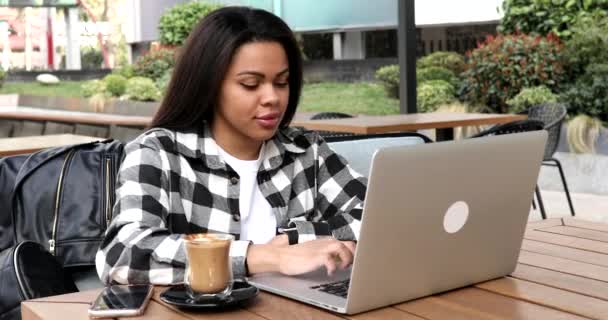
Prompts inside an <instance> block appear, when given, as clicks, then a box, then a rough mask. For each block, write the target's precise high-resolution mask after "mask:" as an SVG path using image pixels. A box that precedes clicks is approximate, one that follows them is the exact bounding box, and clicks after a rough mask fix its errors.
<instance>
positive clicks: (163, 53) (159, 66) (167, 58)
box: [133, 49, 175, 81]
mask: <svg viewBox="0 0 608 320" xmlns="http://www.w3.org/2000/svg"><path fill="white" fill-rule="evenodd" d="M174 65H175V51H174V50H171V49H158V50H153V51H149V52H148V53H146V54H145V55H143V56H141V57H139V58H138V59H137V61H136V62H135V65H134V66H133V74H134V75H135V76H137V77H144V78H150V79H152V80H154V81H156V80H158V79H160V78H161V77H162V76H163V75H164V74H165V72H166V71H167V70H169V69H171V68H173V66H174Z"/></svg>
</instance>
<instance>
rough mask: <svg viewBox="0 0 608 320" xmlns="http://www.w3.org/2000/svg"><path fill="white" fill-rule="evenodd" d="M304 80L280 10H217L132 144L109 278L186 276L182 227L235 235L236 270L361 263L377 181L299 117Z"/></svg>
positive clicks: (104, 273)
mask: <svg viewBox="0 0 608 320" xmlns="http://www.w3.org/2000/svg"><path fill="white" fill-rule="evenodd" d="M301 88H302V62H301V56H300V51H299V48H298V45H297V43H296V41H295V39H294V36H293V33H292V32H291V30H290V29H289V27H288V26H287V25H286V24H285V23H284V22H283V21H282V20H281V19H279V18H278V17H276V16H274V15H273V14H271V13H268V12H266V11H263V10H257V9H252V8H245V7H226V8H222V9H219V10H216V11H214V12H212V13H211V14H209V15H207V16H206V17H205V18H204V19H203V20H202V21H201V22H200V23H199V24H198V26H197V27H196V28H195V29H194V30H193V31H192V33H191V35H190V37H189V38H188V40H187V41H186V44H185V46H184V47H183V48H182V49H181V54H180V57H179V58H178V61H177V65H176V67H175V70H174V72H173V77H172V79H171V82H170V84H169V88H168V91H167V93H166V96H165V98H164V100H163V102H162V104H161V106H160V108H159V110H158V112H157V114H156V115H155V117H154V119H153V121H152V125H151V129H150V130H148V131H147V132H145V133H144V134H142V135H141V136H139V137H138V138H137V139H135V140H133V141H132V142H130V143H129V144H128V145H127V146H126V148H125V152H126V156H125V159H124V161H123V163H122V165H121V168H120V171H119V173H118V182H117V191H116V195H117V198H116V199H117V200H116V204H115V206H114V219H113V221H112V223H111V225H110V226H109V228H108V231H107V233H106V238H105V240H104V242H103V243H102V245H101V248H100V249H99V252H98V253H97V257H96V265H97V271H98V273H99V275H100V277H101V279H102V281H103V282H105V283H111V282H118V283H153V284H173V283H180V282H183V280H184V268H185V261H186V260H185V259H186V255H185V251H184V245H183V242H182V239H181V237H182V235H183V234H191V233H200V232H214V233H218V232H219V233H230V234H233V235H235V237H236V239H237V241H234V242H233V244H232V247H231V250H230V255H231V257H232V264H233V268H232V270H233V273H234V276H235V277H242V276H245V275H247V274H254V273H258V272H270V271H272V272H281V273H284V274H288V275H295V274H301V273H305V272H309V271H312V270H315V269H318V268H321V267H325V268H326V269H327V272H328V273H332V272H333V271H335V270H336V269H337V268H346V267H347V266H348V265H349V264H351V263H352V260H353V254H354V250H355V241H356V240H357V237H358V236H359V226H360V220H361V210H362V204H363V197H364V194H365V188H366V186H365V183H366V181H365V179H364V178H363V177H362V176H361V175H359V174H357V173H356V172H354V171H353V170H352V169H351V168H350V167H349V166H347V164H346V162H345V161H344V159H343V158H341V157H339V156H338V155H337V154H335V153H334V152H333V151H332V150H331V149H330V148H329V147H328V146H327V144H326V143H325V142H324V141H323V140H322V139H321V138H319V137H318V135H317V134H315V133H312V132H305V131H301V130H297V129H294V128H290V127H289V123H290V121H291V120H292V118H293V116H294V114H295V112H296V106H297V104H298V100H299V98H300V92H301Z"/></svg>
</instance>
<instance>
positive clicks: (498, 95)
mask: <svg viewBox="0 0 608 320" xmlns="http://www.w3.org/2000/svg"><path fill="white" fill-rule="evenodd" d="M562 51H563V45H562V43H561V41H560V40H559V38H557V37H556V36H555V35H553V34H549V35H547V36H532V35H526V34H520V33H517V34H511V35H498V36H488V37H487V38H486V39H485V41H483V42H481V43H479V44H478V46H477V49H474V50H473V51H470V52H467V54H466V60H467V61H466V65H465V71H464V73H463V74H462V76H463V79H464V83H463V87H462V91H461V94H462V96H463V98H464V99H465V100H468V101H470V102H474V103H482V104H484V105H487V106H488V107H489V108H490V110H491V111H493V112H498V113H506V112H508V111H509V110H508V106H507V104H506V101H507V99H510V98H512V97H514V96H515V95H516V94H517V93H519V92H520V91H521V89H522V88H529V87H535V86H540V85H544V86H546V87H548V88H550V89H552V90H555V89H556V88H558V86H560V85H561V84H562V83H563V82H564V81H565V80H566V77H565V70H564V63H565V58H564V54H563V53H562Z"/></svg>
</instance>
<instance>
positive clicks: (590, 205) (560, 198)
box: [530, 182, 608, 223]
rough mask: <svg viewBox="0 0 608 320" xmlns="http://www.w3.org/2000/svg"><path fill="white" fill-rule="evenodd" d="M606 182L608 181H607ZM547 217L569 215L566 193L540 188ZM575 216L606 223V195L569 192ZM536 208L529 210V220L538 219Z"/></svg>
mask: <svg viewBox="0 0 608 320" xmlns="http://www.w3.org/2000/svg"><path fill="white" fill-rule="evenodd" d="M607 183H608V182H607ZM541 194H542V197H543V201H544V203H545V211H546V212H547V218H556V217H565V216H569V215H570V209H569V208H568V202H567V200H566V195H565V194H564V193H563V192H559V191H549V190H541ZM570 195H571V196H572V203H573V205H574V211H575V212H576V216H577V217H579V218H582V219H587V220H593V221H601V222H605V223H608V196H603V195H594V194H586V193H571V194H570ZM540 219H541V217H540V212H539V211H538V210H530V220H540Z"/></svg>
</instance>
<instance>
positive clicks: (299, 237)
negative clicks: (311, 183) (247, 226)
mask: <svg viewBox="0 0 608 320" xmlns="http://www.w3.org/2000/svg"><path fill="white" fill-rule="evenodd" d="M314 147H316V148H317V152H316V154H317V159H316V164H315V165H316V166H317V169H316V170H315V172H316V181H317V185H316V188H317V192H316V199H315V210H317V211H318V214H319V215H320V216H322V217H323V219H322V220H320V221H317V222H313V221H306V220H304V219H293V220H292V221H290V222H289V225H288V229H286V230H285V233H287V235H288V238H289V243H290V244H294V243H301V242H305V241H310V240H314V239H317V238H319V237H326V236H333V237H334V238H336V239H338V240H343V241H346V240H352V241H357V240H358V239H359V230H360V228H361V215H362V212H363V201H364V198H365V191H366V184H367V178H365V177H364V176H362V175H361V174H359V173H358V172H356V171H354V170H353V169H352V168H351V167H350V166H349V165H348V163H347V161H346V160H345V159H344V158H343V157H341V156H340V155H338V154H337V153H335V152H334V151H333V150H332V149H331V148H330V147H329V146H328V144H327V143H326V142H325V141H324V140H323V139H322V138H320V137H319V138H318V143H317V144H313V148H314ZM313 188H314V187H313Z"/></svg>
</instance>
